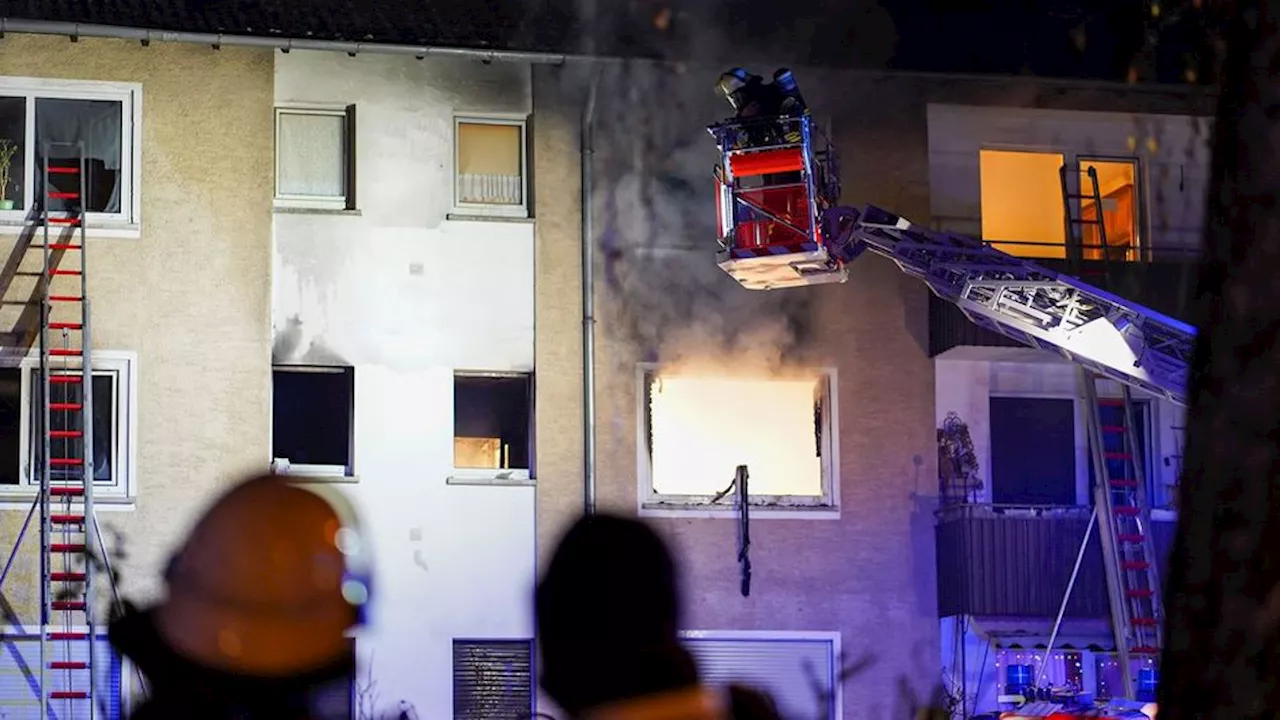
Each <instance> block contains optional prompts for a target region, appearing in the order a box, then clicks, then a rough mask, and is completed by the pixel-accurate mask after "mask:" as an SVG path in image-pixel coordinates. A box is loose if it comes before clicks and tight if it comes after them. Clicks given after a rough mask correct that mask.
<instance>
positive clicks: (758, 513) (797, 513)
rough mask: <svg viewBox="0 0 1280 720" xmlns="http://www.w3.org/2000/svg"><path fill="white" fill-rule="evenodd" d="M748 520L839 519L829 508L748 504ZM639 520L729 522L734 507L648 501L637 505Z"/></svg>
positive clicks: (822, 506)
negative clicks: (724, 520)
mask: <svg viewBox="0 0 1280 720" xmlns="http://www.w3.org/2000/svg"><path fill="white" fill-rule="evenodd" d="M747 511H748V515H749V516H750V518H751V519H752V520H839V519H840V508H837V507H832V506H830V505H749V506H748V507H747ZM639 515H640V517H648V518H682V519H686V520H711V519H717V518H720V519H726V520H728V519H732V518H736V517H738V508H737V507H735V506H734V505H733V503H730V502H719V503H716V504H715V505H710V504H707V503H689V504H680V503H676V502H658V501H650V502H645V503H643V504H641V506H640V511H639Z"/></svg>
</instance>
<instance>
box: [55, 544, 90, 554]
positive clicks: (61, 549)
mask: <svg viewBox="0 0 1280 720" xmlns="http://www.w3.org/2000/svg"><path fill="white" fill-rule="evenodd" d="M49 552H55V553H82V552H84V543H51V544H50V545H49Z"/></svg>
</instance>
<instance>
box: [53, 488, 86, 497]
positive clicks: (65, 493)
mask: <svg viewBox="0 0 1280 720" xmlns="http://www.w3.org/2000/svg"><path fill="white" fill-rule="evenodd" d="M49 494H50V495H57V496H59V497H74V496H76V495H83V494H84V488H82V487H76V486H75V485H52V486H50V487H49Z"/></svg>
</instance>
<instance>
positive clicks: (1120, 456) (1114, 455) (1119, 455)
mask: <svg viewBox="0 0 1280 720" xmlns="http://www.w3.org/2000/svg"><path fill="white" fill-rule="evenodd" d="M1103 455H1105V456H1106V458H1107V459H1108V460H1132V459H1133V455H1131V454H1129V453H1127V452H1109V453H1103Z"/></svg>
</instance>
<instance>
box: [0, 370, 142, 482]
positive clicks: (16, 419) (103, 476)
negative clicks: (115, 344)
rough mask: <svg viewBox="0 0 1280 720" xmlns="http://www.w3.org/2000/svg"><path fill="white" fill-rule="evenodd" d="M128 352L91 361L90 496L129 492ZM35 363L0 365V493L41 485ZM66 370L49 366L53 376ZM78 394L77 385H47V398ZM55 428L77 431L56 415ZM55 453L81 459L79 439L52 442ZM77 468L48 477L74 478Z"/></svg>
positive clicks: (131, 415) (132, 412)
mask: <svg viewBox="0 0 1280 720" xmlns="http://www.w3.org/2000/svg"><path fill="white" fill-rule="evenodd" d="M134 357H135V356H134V355H133V354H132V353H120V352H110V351H101V350H100V351H97V352H95V353H94V354H93V356H92V358H91V360H92V364H93V399H92V406H93V407H92V412H93V455H94V499H95V500H110V499H122V498H126V497H129V496H130V495H131V494H132V485H131V480H132V477H131V475H132V473H131V470H132V461H133V448H134V442H135V438H134V428H135V426H136V407H137V403H136V399H135V397H134V394H133V382H134V377H135V373H136V362H135V359H134ZM39 367H40V364H39V359H38V357H31V358H27V359H25V360H23V361H22V363H21V365H20V366H19V367H16V368H3V369H0V495H15V494H16V495H21V494H28V495H29V494H30V493H32V492H33V491H34V490H35V489H36V488H38V487H39V486H40V468H38V467H34V466H33V463H34V462H35V458H36V457H37V455H36V452H35V443H36V442H39V441H40V438H39V437H38V435H39V432H38V430H37V428H38V427H39V423H40V422H41V418H40V417H39V413H40V412H41V407H42V406H41V404H40V396H39V392H40V369H39ZM64 372H65V371H62V372H60V371H58V370H57V369H51V373H52V374H54V375H59V374H64ZM79 396H80V390H79V386H78V385H71V384H64V383H51V386H50V400H51V401H53V402H68V401H73V400H77V399H78V398H79ZM50 424H51V429H52V430H54V431H60V430H62V431H65V430H79V429H80V428H78V427H72V426H69V425H67V424H66V420H63V419H62V418H60V417H59V416H58V414H55V415H54V416H53V417H51V423H50ZM51 443H52V448H51V450H52V455H53V456H54V457H83V451H82V449H80V448H79V447H78V445H79V444H80V443H81V440H80V439H79V438H75V437H72V438H56V439H52V440H51ZM80 472H81V470H80V469H79V468H72V469H63V468H55V469H53V470H52V471H51V476H52V479H53V480H54V481H55V482H57V481H65V480H71V479H78V478H79V473H80Z"/></svg>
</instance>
